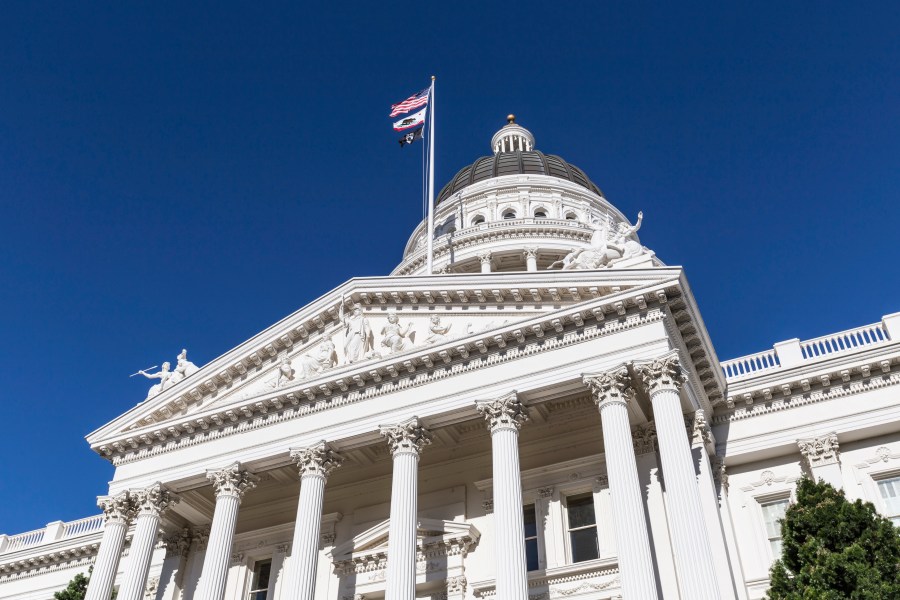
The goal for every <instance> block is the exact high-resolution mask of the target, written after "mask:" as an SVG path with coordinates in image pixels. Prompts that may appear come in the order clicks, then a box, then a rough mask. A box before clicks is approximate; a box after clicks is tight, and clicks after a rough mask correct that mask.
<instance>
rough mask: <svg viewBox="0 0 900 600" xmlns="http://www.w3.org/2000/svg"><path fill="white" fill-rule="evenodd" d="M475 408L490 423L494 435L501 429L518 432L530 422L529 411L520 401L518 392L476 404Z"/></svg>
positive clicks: (489, 426)
mask: <svg viewBox="0 0 900 600" xmlns="http://www.w3.org/2000/svg"><path fill="white" fill-rule="evenodd" d="M475 408H476V409H477V410H478V412H480V413H481V415H482V416H483V417H484V418H485V420H486V421H487V422H488V428H489V429H490V430H491V432H492V433H493V432H495V431H499V430H501V429H512V430H514V431H518V430H519V429H520V428H521V427H522V425H523V424H524V423H525V422H526V421H527V420H528V410H527V409H526V408H525V405H523V404H522V403H521V402H520V401H519V399H518V396H517V394H516V392H512V393H510V394H507V395H506V396H503V397H502V398H497V399H496V400H488V401H485V402H476V403H475Z"/></svg>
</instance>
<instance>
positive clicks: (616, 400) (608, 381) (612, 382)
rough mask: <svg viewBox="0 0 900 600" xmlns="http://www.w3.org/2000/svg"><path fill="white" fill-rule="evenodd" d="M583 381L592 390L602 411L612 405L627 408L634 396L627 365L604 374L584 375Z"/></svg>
mask: <svg viewBox="0 0 900 600" xmlns="http://www.w3.org/2000/svg"><path fill="white" fill-rule="evenodd" d="M582 380H583V381H584V384H585V385H586V386H588V388H590V390H591V396H592V397H593V398H594V402H595V403H596V404H597V406H598V407H599V408H601V409H602V408H603V407H604V406H609V405H611V404H621V405H623V406H627V405H628V401H629V400H631V398H632V397H633V395H634V390H633V389H632V387H631V376H629V375H628V369H627V368H626V367H625V365H621V366H619V367H617V368H615V369H612V370H610V371H605V372H603V373H595V374H586V375H583V376H582Z"/></svg>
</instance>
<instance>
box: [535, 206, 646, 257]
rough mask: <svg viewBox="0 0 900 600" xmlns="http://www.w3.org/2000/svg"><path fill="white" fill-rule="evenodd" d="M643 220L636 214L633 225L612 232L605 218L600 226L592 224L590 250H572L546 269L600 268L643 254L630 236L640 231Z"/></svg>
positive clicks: (617, 228) (642, 217) (638, 244)
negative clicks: (592, 231)
mask: <svg viewBox="0 0 900 600" xmlns="http://www.w3.org/2000/svg"><path fill="white" fill-rule="evenodd" d="M643 220H644V213H643V212H639V213H638V218H637V221H636V222H635V224H634V225H628V224H627V223H625V222H621V223H619V224H618V225H616V227H615V229H613V231H612V232H610V230H609V221H608V219H604V220H603V221H602V222H601V223H600V224H599V226H598V224H597V223H594V233H593V235H592V236H591V246H590V248H578V249H576V250H572V251H571V252H569V253H568V254H567V255H566V256H565V257H564V258H563V259H562V260H558V261H556V262H555V263H553V264H551V265H550V266H549V267H547V269H555V268H557V267H559V268H561V270H563V271H581V270H587V269H601V268H603V267H611V266H613V265H615V264H616V263H618V262H621V261H623V260H625V259H628V258H632V257H634V256H638V255H640V254H642V253H643V252H644V247H643V246H641V244H640V243H639V242H637V241H636V240H634V239H632V237H631V236H632V235H633V234H634V233H636V232H637V230H638V229H640V228H641V223H642V222H643Z"/></svg>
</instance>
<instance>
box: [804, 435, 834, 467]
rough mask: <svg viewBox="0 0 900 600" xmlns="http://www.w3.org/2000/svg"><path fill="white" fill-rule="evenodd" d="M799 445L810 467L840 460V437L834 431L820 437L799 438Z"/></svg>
mask: <svg viewBox="0 0 900 600" xmlns="http://www.w3.org/2000/svg"><path fill="white" fill-rule="evenodd" d="M797 446H798V447H799V448H800V453H801V454H803V457H804V458H805V459H806V461H807V463H809V466H810V468H812V467H822V466H825V465H831V464H834V463H836V462H838V438H837V433H835V432H834V431H832V432H831V433H826V434H825V435H823V436H819V437H813V438H807V439H803V440H797Z"/></svg>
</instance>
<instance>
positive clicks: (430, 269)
mask: <svg viewBox="0 0 900 600" xmlns="http://www.w3.org/2000/svg"><path fill="white" fill-rule="evenodd" d="M434 79H435V77H434V75H432V76H431V91H430V92H429V95H430V96H431V98H430V100H431V101H430V102H429V104H431V119H429V122H428V272H427V274H428V275H432V274H433V273H434Z"/></svg>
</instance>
